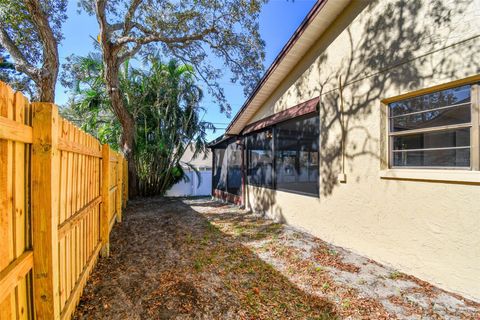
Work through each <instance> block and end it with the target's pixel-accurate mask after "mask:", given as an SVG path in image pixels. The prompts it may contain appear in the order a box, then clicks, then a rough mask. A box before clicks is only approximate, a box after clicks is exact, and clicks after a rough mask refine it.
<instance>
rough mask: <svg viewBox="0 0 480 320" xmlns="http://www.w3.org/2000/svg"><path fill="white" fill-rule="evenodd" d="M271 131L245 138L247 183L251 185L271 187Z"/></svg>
mask: <svg viewBox="0 0 480 320" xmlns="http://www.w3.org/2000/svg"><path fill="white" fill-rule="evenodd" d="M272 138H273V137H272V131H271V129H270V130H267V131H262V132H258V133H254V134H252V135H249V136H248V137H247V166H248V167H247V181H248V183H249V184H251V185H255V186H261V187H269V188H272V187H273V141H272V140H273V139H272Z"/></svg>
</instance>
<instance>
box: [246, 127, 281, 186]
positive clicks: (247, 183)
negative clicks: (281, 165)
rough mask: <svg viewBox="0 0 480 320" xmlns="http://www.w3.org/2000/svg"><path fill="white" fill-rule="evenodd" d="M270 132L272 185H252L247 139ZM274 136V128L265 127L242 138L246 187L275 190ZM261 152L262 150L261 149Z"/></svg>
mask: <svg viewBox="0 0 480 320" xmlns="http://www.w3.org/2000/svg"><path fill="white" fill-rule="evenodd" d="M268 131H270V134H271V136H272V137H271V138H270V139H271V140H272V142H271V143H272V148H271V150H270V151H271V153H272V177H271V179H272V185H267V184H262V183H252V182H250V175H249V173H250V169H251V168H250V163H251V154H250V147H249V138H250V137H251V136H254V135H257V134H260V133H263V132H268ZM274 136H275V129H274V126H269V127H265V128H262V129H260V130H257V131H253V132H250V133H248V134H247V135H245V136H244V137H243V138H244V140H243V141H244V145H245V148H244V152H245V154H244V159H245V160H246V161H245V169H244V170H245V184H246V185H250V186H253V187H258V188H265V189H272V190H275V189H276V185H275V184H276V183H275V143H274ZM262 150H263V149H262Z"/></svg>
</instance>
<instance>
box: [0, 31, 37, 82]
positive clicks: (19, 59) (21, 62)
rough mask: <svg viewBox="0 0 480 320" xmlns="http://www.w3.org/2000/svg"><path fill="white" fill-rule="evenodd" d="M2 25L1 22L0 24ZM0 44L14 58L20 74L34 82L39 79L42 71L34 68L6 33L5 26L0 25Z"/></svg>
mask: <svg viewBox="0 0 480 320" xmlns="http://www.w3.org/2000/svg"><path fill="white" fill-rule="evenodd" d="M0 23H1V22H0ZM0 43H1V44H2V46H3V47H4V48H5V49H7V51H8V52H9V53H10V55H11V56H12V58H13V60H14V62H15V69H16V70H17V71H19V72H23V73H25V74H26V75H28V76H29V77H30V78H32V79H34V80H38V79H39V73H40V70H38V69H37V68H35V67H34V66H32V65H31V64H30V63H29V62H28V61H27V59H26V58H25V56H24V55H23V53H22V52H21V51H20V50H19V49H18V47H17V46H16V45H15V43H13V41H12V39H11V38H10V36H9V35H8V33H7V32H6V31H5V29H4V27H3V25H1V24H0Z"/></svg>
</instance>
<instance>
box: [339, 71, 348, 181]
mask: <svg viewBox="0 0 480 320" xmlns="http://www.w3.org/2000/svg"><path fill="white" fill-rule="evenodd" d="M338 82H339V90H340V127H341V129H342V141H341V144H342V145H341V148H342V170H341V173H340V174H339V175H338V182H340V183H346V182H347V175H346V174H345V140H346V139H345V119H344V108H343V85H342V76H339V77H338Z"/></svg>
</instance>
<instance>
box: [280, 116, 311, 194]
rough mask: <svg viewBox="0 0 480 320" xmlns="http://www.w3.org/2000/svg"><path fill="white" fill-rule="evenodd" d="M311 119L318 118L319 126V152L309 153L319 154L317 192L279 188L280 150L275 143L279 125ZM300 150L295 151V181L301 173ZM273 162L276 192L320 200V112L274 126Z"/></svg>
mask: <svg viewBox="0 0 480 320" xmlns="http://www.w3.org/2000/svg"><path fill="white" fill-rule="evenodd" d="M310 118H316V120H317V124H318V136H317V139H318V141H317V142H318V150H317V151H315V152H312V151H308V152H309V153H316V154H317V162H318V163H317V166H318V170H317V181H316V183H315V184H316V188H315V190H316V192H315V193H310V192H305V191H299V190H293V189H289V188H287V187H278V186H277V152H278V150H276V149H277V146H276V143H275V140H276V137H277V132H276V130H277V126H279V125H282V124H285V123H288V122H294V121H300V120H306V119H310ZM296 142H297V147H298V142H299V140H298V139H297V140H296ZM300 152H301V151H300V148H298V149H296V150H295V153H296V159H295V170H296V171H297V175H296V176H295V180H297V179H298V172H299V167H300ZM309 157H310V154H309ZM273 161H274V166H273V171H274V174H273V178H274V179H273V184H274V188H275V190H278V191H283V192H289V193H294V194H299V195H303V196H310V197H315V198H319V197H320V115H319V113H318V112H316V113H310V114H306V115H302V116H299V117H295V118H291V119H287V120H285V121H282V122H279V123H276V124H275V125H274V126H273Z"/></svg>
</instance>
